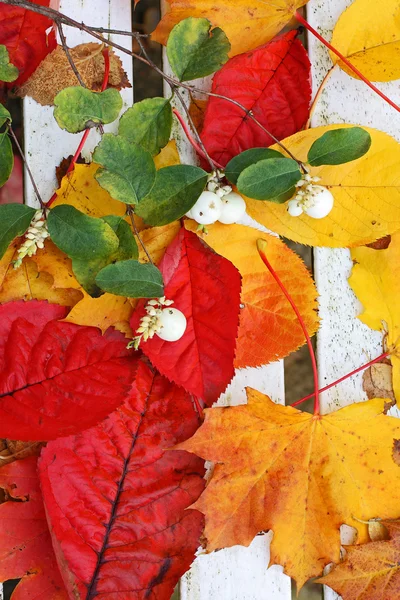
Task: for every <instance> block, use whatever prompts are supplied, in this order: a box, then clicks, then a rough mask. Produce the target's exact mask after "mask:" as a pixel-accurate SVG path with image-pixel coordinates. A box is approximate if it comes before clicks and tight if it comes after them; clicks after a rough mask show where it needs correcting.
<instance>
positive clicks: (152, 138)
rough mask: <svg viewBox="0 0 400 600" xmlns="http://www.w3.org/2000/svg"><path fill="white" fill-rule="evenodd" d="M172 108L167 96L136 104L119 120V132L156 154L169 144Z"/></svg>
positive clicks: (153, 154)
mask: <svg viewBox="0 0 400 600" xmlns="http://www.w3.org/2000/svg"><path fill="white" fill-rule="evenodd" d="M171 127H172V108H171V104H170V102H169V101H168V100H167V99H165V98H148V99H147V100H142V102H138V103H137V104H134V105H133V106H132V107H131V108H129V109H128V110H127V111H126V113H124V115H123V116H122V118H121V120H120V122H119V130H118V132H119V134H120V135H122V136H123V137H124V138H125V139H127V140H128V142H134V143H136V144H139V146H142V148H144V149H145V150H147V151H148V152H150V154H151V155H152V156H155V155H156V154H158V153H159V152H160V150H161V149H162V148H164V146H166V145H167V144H168V141H169V138H170V135H171Z"/></svg>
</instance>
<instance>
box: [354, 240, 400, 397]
mask: <svg viewBox="0 0 400 600" xmlns="http://www.w3.org/2000/svg"><path fill="white" fill-rule="evenodd" d="M399 253H400V234H399V233H396V234H395V235H393V236H392V241H391V242H390V245H389V247H388V248H387V249H386V250H373V249H372V248H355V249H354V250H352V252H351V257H352V259H353V261H354V266H353V270H352V272H351V276H350V278H349V283H350V285H351V287H352V288H353V290H354V293H355V294H356V296H357V298H358V299H359V300H360V302H361V304H362V305H363V311H362V312H361V314H360V315H359V319H360V320H361V321H362V322H363V323H365V324H366V325H368V327H371V329H376V330H377V331H382V330H383V331H385V332H387V339H386V343H387V345H388V347H389V348H392V349H393V353H392V354H391V357H390V358H391V361H392V365H393V372H392V376H393V391H394V394H395V396H396V400H397V403H398V404H400V356H399V355H398V346H399V339H400V306H399V301H398V299H399V293H400V278H399Z"/></svg>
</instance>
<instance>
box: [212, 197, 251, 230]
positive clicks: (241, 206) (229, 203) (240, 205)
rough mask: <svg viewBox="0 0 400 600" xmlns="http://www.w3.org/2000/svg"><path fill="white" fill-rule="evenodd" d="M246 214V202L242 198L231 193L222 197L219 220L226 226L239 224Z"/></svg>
mask: <svg viewBox="0 0 400 600" xmlns="http://www.w3.org/2000/svg"><path fill="white" fill-rule="evenodd" d="M245 212H246V202H245V201H244V200H243V198H242V196H240V195H239V194H236V193H235V192H230V193H229V194H226V195H225V196H223V197H222V207H221V215H220V217H219V219H218V221H219V222H220V223H224V225H231V224H232V223H237V222H238V221H240V219H241V218H242V217H243V215H244V214H245Z"/></svg>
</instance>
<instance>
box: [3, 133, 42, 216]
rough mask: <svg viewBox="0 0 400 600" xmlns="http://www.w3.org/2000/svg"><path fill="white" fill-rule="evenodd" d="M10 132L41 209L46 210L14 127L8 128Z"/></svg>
mask: <svg viewBox="0 0 400 600" xmlns="http://www.w3.org/2000/svg"><path fill="white" fill-rule="evenodd" d="M8 131H9V132H10V134H11V137H12V139H13V140H14V143H15V145H16V147H17V150H18V152H19V154H20V156H21V158H22V160H23V162H24V165H25V169H26V172H27V173H28V175H29V179H30V180H31V183H32V187H33V189H34V190H35V194H36V197H37V199H38V200H39V204H40V208H46V205H45V203H44V202H43V200H42V197H41V195H40V192H39V190H38V187H37V185H36V182H35V180H34V178H33V175H32V171H31V170H30V167H29V165H28V162H27V160H26V157H25V154H24V151H23V150H22V148H21V146H20V144H19V141H18V139H17V136H16V135H15V133H14V131H13V129H12V127H11V126H10V127H9V128H8Z"/></svg>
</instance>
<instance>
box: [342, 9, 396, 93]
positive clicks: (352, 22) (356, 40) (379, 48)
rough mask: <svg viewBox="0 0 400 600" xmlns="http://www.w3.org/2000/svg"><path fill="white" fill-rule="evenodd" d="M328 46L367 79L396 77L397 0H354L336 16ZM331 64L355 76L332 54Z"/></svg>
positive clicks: (381, 79) (391, 79)
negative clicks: (379, 0) (380, 0)
mask: <svg viewBox="0 0 400 600" xmlns="http://www.w3.org/2000/svg"><path fill="white" fill-rule="evenodd" d="M331 43H332V46H334V47H335V48H336V49H337V50H339V52H341V54H343V56H345V57H346V58H348V59H349V60H350V62H351V64H352V65H353V66H354V67H356V69H358V70H359V71H361V73H362V74H363V75H364V76H365V77H367V78H368V79H370V80H371V81H393V80H395V79H399V78H400V64H399V60H398V56H399V52H400V6H399V3H398V0H383V2H382V3H375V2H369V0H355V1H354V2H353V3H352V4H351V5H350V6H349V7H348V8H347V9H346V10H345V11H344V12H343V13H342V15H341V16H340V18H339V20H338V22H337V23H336V26H335V29H334V30H333V34H332V42H331ZM331 59H332V61H333V63H334V64H339V66H340V68H341V69H343V70H344V71H346V73H347V74H348V75H351V76H352V77H356V78H357V79H358V77H357V76H356V75H355V74H354V71H352V70H351V69H349V67H347V66H346V65H345V64H344V63H343V62H342V61H341V60H340V59H339V58H338V57H337V55H336V54H334V53H333V52H331Z"/></svg>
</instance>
